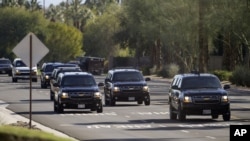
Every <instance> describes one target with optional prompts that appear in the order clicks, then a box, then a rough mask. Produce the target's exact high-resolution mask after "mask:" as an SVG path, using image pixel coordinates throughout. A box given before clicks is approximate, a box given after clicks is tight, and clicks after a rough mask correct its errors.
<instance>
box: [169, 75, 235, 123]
mask: <svg viewBox="0 0 250 141" xmlns="http://www.w3.org/2000/svg"><path fill="white" fill-rule="evenodd" d="M229 88H230V85H224V87H223V88H222V85H221V83H220V80H219V79H218V77H217V76H215V75H213V74H209V73H199V72H192V73H185V74H177V75H175V76H174V78H173V80H172V83H171V86H170V90H169V113H170V114H169V116H170V119H172V120H175V119H177V117H178V119H179V120H180V121H184V120H186V116H188V115H204V116H208V115H209V116H211V117H212V118H213V119H217V118H218V117H219V115H222V117H223V120H224V121H229V120H230V116H231V112H230V111H231V110H230V99H229V96H228V92H227V91H226V89H229Z"/></svg>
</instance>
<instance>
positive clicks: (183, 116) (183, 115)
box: [178, 105, 186, 121]
mask: <svg viewBox="0 0 250 141" xmlns="http://www.w3.org/2000/svg"><path fill="white" fill-rule="evenodd" d="M178 119H179V120H180V121H184V120H186V113H185V112H184V111H183V110H182V108H181V105H179V107H178Z"/></svg>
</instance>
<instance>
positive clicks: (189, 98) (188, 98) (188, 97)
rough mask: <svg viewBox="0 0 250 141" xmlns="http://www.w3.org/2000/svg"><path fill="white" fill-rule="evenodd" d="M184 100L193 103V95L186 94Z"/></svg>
mask: <svg viewBox="0 0 250 141" xmlns="http://www.w3.org/2000/svg"><path fill="white" fill-rule="evenodd" d="M183 102H184V103H191V102H192V97H191V96H185V97H184V101H183Z"/></svg>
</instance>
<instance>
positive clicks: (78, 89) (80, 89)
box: [62, 86, 99, 92]
mask: <svg viewBox="0 0 250 141" xmlns="http://www.w3.org/2000/svg"><path fill="white" fill-rule="evenodd" d="M62 91H64V92H97V91H99V88H98V86H91V87H89V86H88V87H80V86H77V87H63V88H62Z"/></svg>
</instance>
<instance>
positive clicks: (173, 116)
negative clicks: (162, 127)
mask: <svg viewBox="0 0 250 141" xmlns="http://www.w3.org/2000/svg"><path fill="white" fill-rule="evenodd" d="M169 118H170V119H171V120H176V119H177V114H176V113H174V109H173V106H172V105H171V104H170V105H169Z"/></svg>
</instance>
